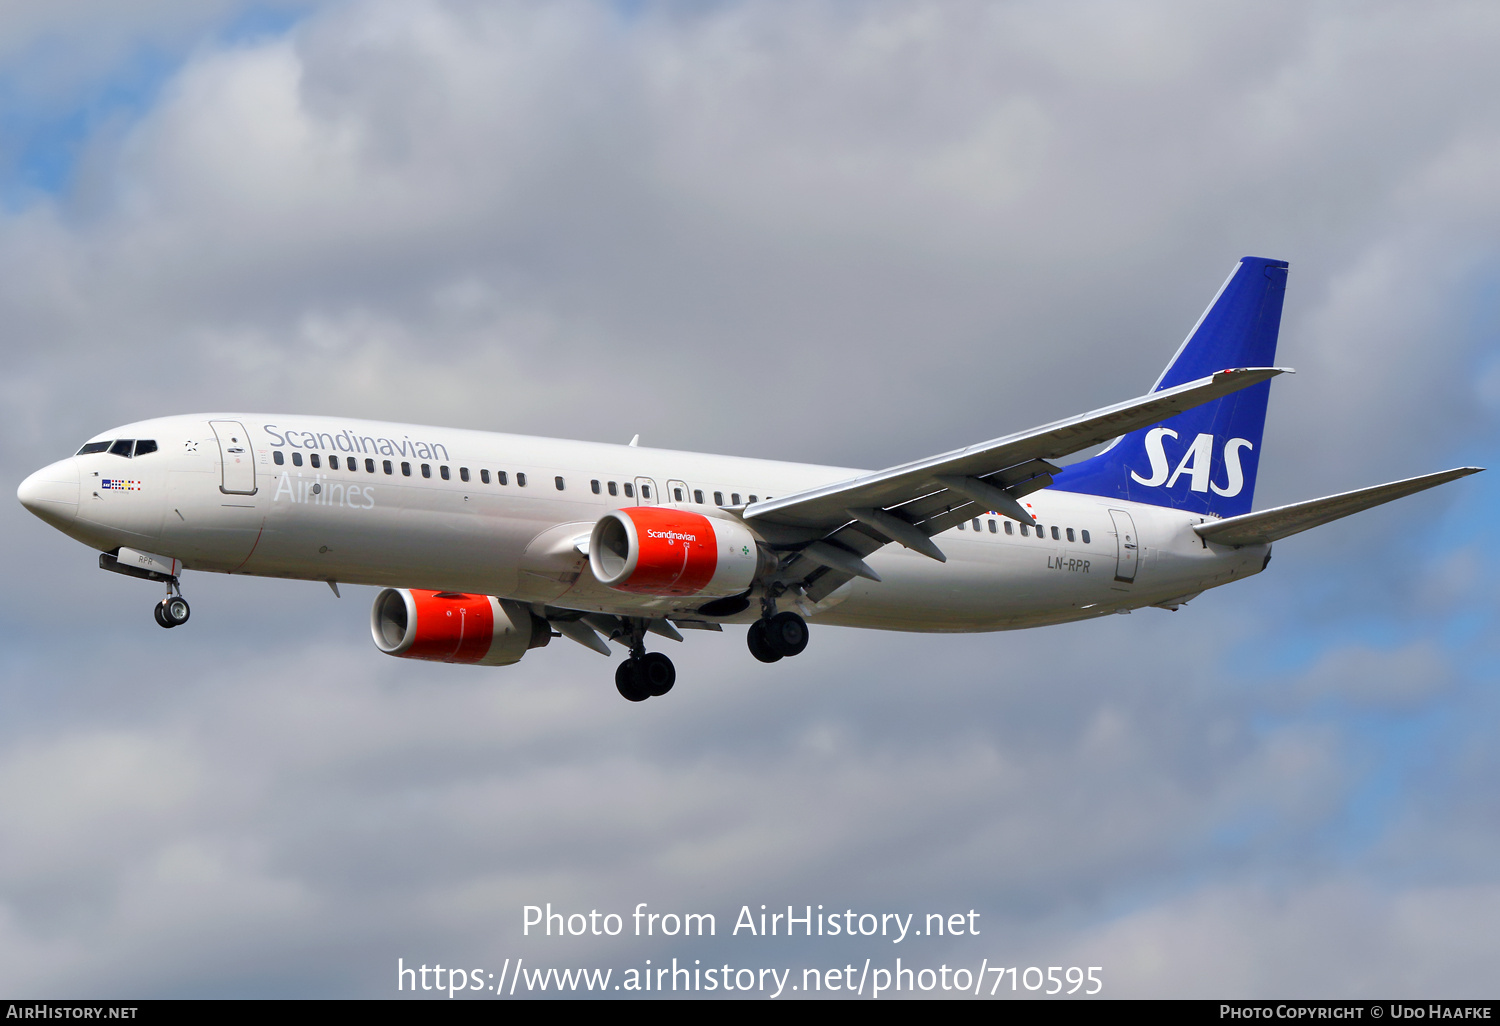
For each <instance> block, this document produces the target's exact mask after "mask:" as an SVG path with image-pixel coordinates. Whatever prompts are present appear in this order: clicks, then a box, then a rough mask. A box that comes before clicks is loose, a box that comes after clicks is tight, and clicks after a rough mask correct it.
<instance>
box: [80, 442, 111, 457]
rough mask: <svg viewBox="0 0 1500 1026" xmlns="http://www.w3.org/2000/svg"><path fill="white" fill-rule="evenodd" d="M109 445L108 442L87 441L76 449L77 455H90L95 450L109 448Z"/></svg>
mask: <svg viewBox="0 0 1500 1026" xmlns="http://www.w3.org/2000/svg"><path fill="white" fill-rule="evenodd" d="M109 446H110V443H109V442H89V443H88V444H87V445H85V446H84V447H83V448H82V449H79V450H78V453H77V455H79V456H92V455H94V453H96V452H104V451H105V450H107V449H108V448H109Z"/></svg>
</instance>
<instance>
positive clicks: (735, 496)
mask: <svg viewBox="0 0 1500 1026" xmlns="http://www.w3.org/2000/svg"><path fill="white" fill-rule="evenodd" d="M729 503H730V505H732V506H738V505H739V504H740V493H739V492H730V493H729Z"/></svg>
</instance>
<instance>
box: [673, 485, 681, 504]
mask: <svg viewBox="0 0 1500 1026" xmlns="http://www.w3.org/2000/svg"><path fill="white" fill-rule="evenodd" d="M672 501H673V502H681V501H682V489H681V488H673V489H672Z"/></svg>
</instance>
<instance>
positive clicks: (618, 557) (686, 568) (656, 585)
mask: <svg viewBox="0 0 1500 1026" xmlns="http://www.w3.org/2000/svg"><path fill="white" fill-rule="evenodd" d="M770 559H771V556H770V554H769V553H764V552H763V550H762V549H761V547H760V544H759V542H758V541H757V540H756V538H755V535H753V534H751V533H750V531H749V529H748V528H746V527H745V526H744V525H743V524H741V523H739V522H737V521H734V520H728V519H722V520H721V519H719V518H717V517H714V518H710V517H706V516H704V515H703V514H701V513H693V512H691V511H689V510H685V509H677V508H675V507H672V506H631V507H628V508H626V509H617V510H611V511H610V512H608V513H606V514H604V516H602V517H600V518H599V522H598V523H597V524H595V525H594V531H593V533H592V534H591V535H589V567H590V568H591V569H592V570H593V571H594V576H595V577H596V578H598V580H599V583H600V584H603V585H606V586H608V587H610V588H614V589H615V590H616V591H628V592H632V593H634V594H637V595H663V596H669V595H685V596H694V597H701V598H727V597H728V596H730V595H739V594H742V593H743V592H744V591H745V590H746V589H748V588H749V587H750V582H751V581H753V580H754V579H755V576H756V574H757V573H758V572H759V571H760V570H762V569H764V567H762V562H763V561H765V562H769V561H770Z"/></svg>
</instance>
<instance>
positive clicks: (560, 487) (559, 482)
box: [552, 477, 563, 491]
mask: <svg viewBox="0 0 1500 1026" xmlns="http://www.w3.org/2000/svg"><path fill="white" fill-rule="evenodd" d="M552 483H553V484H555V485H557V490H558V491H562V490H563V479H562V478H561V477H554V478H553V479H552Z"/></svg>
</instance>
